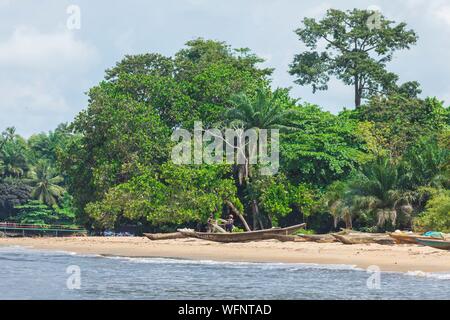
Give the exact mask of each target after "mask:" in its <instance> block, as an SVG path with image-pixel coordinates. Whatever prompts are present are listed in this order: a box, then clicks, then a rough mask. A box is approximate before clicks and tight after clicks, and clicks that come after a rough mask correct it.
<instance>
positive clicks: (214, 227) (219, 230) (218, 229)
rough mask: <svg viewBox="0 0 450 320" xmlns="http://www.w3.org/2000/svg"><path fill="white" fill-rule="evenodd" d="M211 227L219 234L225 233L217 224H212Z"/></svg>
mask: <svg viewBox="0 0 450 320" xmlns="http://www.w3.org/2000/svg"><path fill="white" fill-rule="evenodd" d="M211 226H212V227H213V229H214V230H216V231H217V232H219V233H226V231H225V230H224V229H223V228H222V227H221V226H219V225H217V224H214V223H213V224H212V225H211Z"/></svg>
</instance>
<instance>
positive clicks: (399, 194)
mask: <svg viewBox="0 0 450 320" xmlns="http://www.w3.org/2000/svg"><path fill="white" fill-rule="evenodd" d="M400 181H401V176H400V175H399V170H398V166H397V165H396V164H394V163H393V162H392V161H391V160H390V159H389V158H379V159H377V160H376V161H374V162H372V163H368V164H366V165H365V166H364V167H363V168H362V170H361V172H360V173H359V174H357V175H356V177H355V178H354V179H352V180H351V181H350V182H349V196H350V197H352V198H353V201H352V204H353V206H354V207H355V208H357V209H359V210H369V211H370V212H372V213H375V214H376V217H377V220H378V221H377V226H378V227H383V226H384V225H385V224H386V222H389V221H390V222H391V223H392V225H393V226H395V225H396V222H397V218H398V216H399V213H403V214H405V215H407V216H409V215H410V214H411V213H412V207H411V205H410V199H408V196H407V195H408V194H407V193H406V192H404V191H403V190H401V189H400V187H399V186H400Z"/></svg>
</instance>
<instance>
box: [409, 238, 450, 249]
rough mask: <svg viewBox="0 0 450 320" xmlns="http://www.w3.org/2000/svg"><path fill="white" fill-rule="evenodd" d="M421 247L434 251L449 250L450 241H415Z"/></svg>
mask: <svg viewBox="0 0 450 320" xmlns="http://www.w3.org/2000/svg"><path fill="white" fill-rule="evenodd" d="M417 242H418V243H419V244H421V245H424V246H428V247H433V248H436V249H442V250H450V240H444V239H417Z"/></svg>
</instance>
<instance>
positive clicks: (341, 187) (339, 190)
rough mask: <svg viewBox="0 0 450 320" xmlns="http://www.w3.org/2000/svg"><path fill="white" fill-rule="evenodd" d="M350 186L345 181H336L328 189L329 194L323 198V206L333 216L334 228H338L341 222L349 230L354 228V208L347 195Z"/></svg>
mask: <svg viewBox="0 0 450 320" xmlns="http://www.w3.org/2000/svg"><path fill="white" fill-rule="evenodd" d="M347 191H348V186H347V184H346V183H345V182H343V181H336V182H334V183H333V184H331V185H330V186H329V187H328V190H327V192H326V193H325V195H324V196H323V198H322V204H323V205H325V207H326V208H327V209H328V212H329V213H330V214H331V215H332V216H333V224H334V228H337V224H338V222H339V221H344V223H345V227H346V228H347V229H352V228H353V221H352V220H353V213H354V208H353V207H352V205H351V203H349V200H350V199H349V198H348V197H347V195H346V193H347Z"/></svg>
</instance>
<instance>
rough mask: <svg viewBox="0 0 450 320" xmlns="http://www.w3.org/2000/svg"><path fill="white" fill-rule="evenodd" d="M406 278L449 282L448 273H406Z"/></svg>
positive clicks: (449, 275)
mask: <svg viewBox="0 0 450 320" xmlns="http://www.w3.org/2000/svg"><path fill="white" fill-rule="evenodd" d="M405 275H407V276H413V277H421V278H433V279H439V280H450V273H448V272H423V271H408V272H406V273H405Z"/></svg>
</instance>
